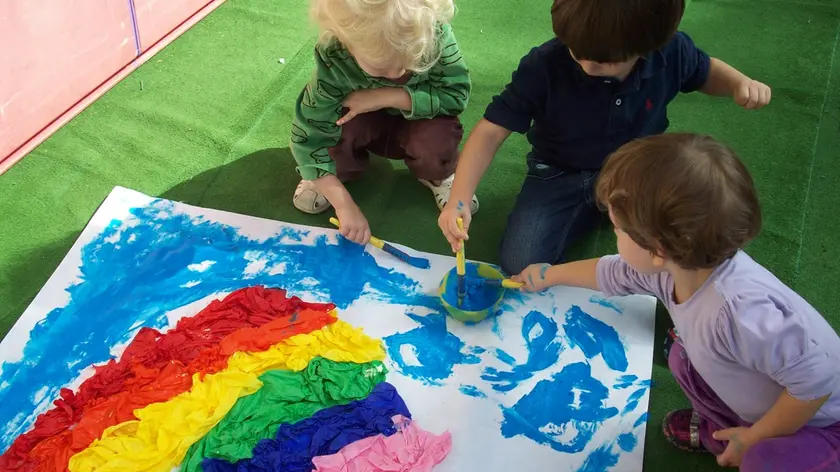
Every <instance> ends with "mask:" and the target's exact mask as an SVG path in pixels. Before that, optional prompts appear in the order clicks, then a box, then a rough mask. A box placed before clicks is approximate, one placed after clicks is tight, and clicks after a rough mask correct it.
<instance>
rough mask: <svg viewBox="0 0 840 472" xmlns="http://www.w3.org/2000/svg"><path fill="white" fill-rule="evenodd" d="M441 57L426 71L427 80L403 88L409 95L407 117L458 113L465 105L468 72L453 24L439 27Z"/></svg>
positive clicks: (419, 117)
mask: <svg viewBox="0 0 840 472" xmlns="http://www.w3.org/2000/svg"><path fill="white" fill-rule="evenodd" d="M440 43H441V56H440V59H439V60H438V62H437V63H436V64H435V65H434V67H432V68H431V70H429V80H428V81H425V82H420V83H418V84H415V85H410V86H405V87H403V88H404V89H405V90H406V91H407V92H408V94H409V95H411V111H406V112H403V116H405V117H406V118H407V119H423V118H434V117H435V116H438V115H449V116H457V115H460V114H461V113H462V112H463V111H464V110H465V109H466V108H467V102H468V101H469V97H470V88H471V84H470V72H469V69H468V68H467V63H466V62H465V61H464V58H463V56H462V55H461V50H460V48H458V43H457V41H455V34H454V33H453V32H452V26H450V25H448V24H445V25H443V26H442V28H441V38H440Z"/></svg>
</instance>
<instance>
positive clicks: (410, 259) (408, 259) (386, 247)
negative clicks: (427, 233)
mask: <svg viewBox="0 0 840 472" xmlns="http://www.w3.org/2000/svg"><path fill="white" fill-rule="evenodd" d="M330 223H332V224H334V225H335V226H336V227H337V228H340V227H341V223H340V222H339V221H338V220H337V219H336V218H330ZM370 244H372V245H374V246H376V247H378V248H379V249H382V250H383V251H385V252H387V253H388V254H391V255H392V256H395V257H397V258H399V259H400V260H401V261H403V262H405V263H406V264H408V265H410V266H414V267H417V268H419V269H428V268H429V267H431V264H430V263H429V260H428V259H425V258H422V257H414V256H409V255H408V254H406V253H405V252H404V251H401V250H399V249H397V248H396V247H394V246H392V245H390V244H388V243H386V242H385V241H383V240H381V239H379V238H377V237H375V236H371V237H370Z"/></svg>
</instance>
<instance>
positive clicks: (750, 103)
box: [735, 79, 771, 110]
mask: <svg viewBox="0 0 840 472" xmlns="http://www.w3.org/2000/svg"><path fill="white" fill-rule="evenodd" d="M770 95H771V93H770V87H768V86H767V85H765V84H763V83H761V82H759V81H757V80H752V79H747V80H744V81H742V82H741V83H740V84H738V87H736V89H735V103H737V104H738V105H739V106H742V107H744V108H746V109H747V110H758V109H759V108H761V107H763V106H764V105H767V104H768V103H770Z"/></svg>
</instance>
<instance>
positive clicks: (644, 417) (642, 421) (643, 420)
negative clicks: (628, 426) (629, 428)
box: [633, 412, 648, 428]
mask: <svg viewBox="0 0 840 472" xmlns="http://www.w3.org/2000/svg"><path fill="white" fill-rule="evenodd" d="M647 419H648V414H647V412H644V413H642V416H640V417H639V419H637V420H636V422H635V423H633V427H634V428H638V427H639V426H641V425H643V424H645V423H647Z"/></svg>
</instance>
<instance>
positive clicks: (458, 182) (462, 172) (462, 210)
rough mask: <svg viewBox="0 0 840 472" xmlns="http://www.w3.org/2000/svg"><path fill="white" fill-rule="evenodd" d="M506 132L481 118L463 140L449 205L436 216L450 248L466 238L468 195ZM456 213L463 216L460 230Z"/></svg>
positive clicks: (479, 179) (457, 246)
mask: <svg viewBox="0 0 840 472" xmlns="http://www.w3.org/2000/svg"><path fill="white" fill-rule="evenodd" d="M508 136H510V130H507V129H505V128H503V127H501V126H499V125H496V124H494V123H491V122H489V121H487V120H485V119H481V120H480V121H479V122H478V124H477V125H476V126H475V128H473V131H472V132H471V133H470V135H469V137H468V138H467V142H466V143H465V144H464V149H463V151H461V157H460V158H459V161H458V167H457V168H456V169H455V175H456V176H457V178H456V179H455V182H454V183H453V184H452V191H451V192H450V194H449V201H450V202H453V205H447V206H446V208H444V210H443V212H441V214H440V217H439V218H438V225H439V226H440V228H441V230H442V231H443V234H444V236H445V237H446V240H447V241H449V244H450V245H451V246H452V251H457V250H458V249H460V247H461V241H462V240H464V239H466V238H467V232H468V231H469V225H470V219H471V218H470V216H471V215H470V210H469V203H470V199H472V196H473V194H474V193H475V189H476V187H478V183H479V182H480V181H481V177H483V176H484V173H485V172H487V168H488V167H489V166H490V163H491V162H492V161H493V156H495V155H496V152H497V151H498V150H499V147H501V145H502V143H504V142H505V140H506V139H507V137H508ZM459 202H460V205H459ZM459 217H460V218H463V222H464V231H461V230H460V229H459V228H458V223H457V220H458V218H459Z"/></svg>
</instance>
